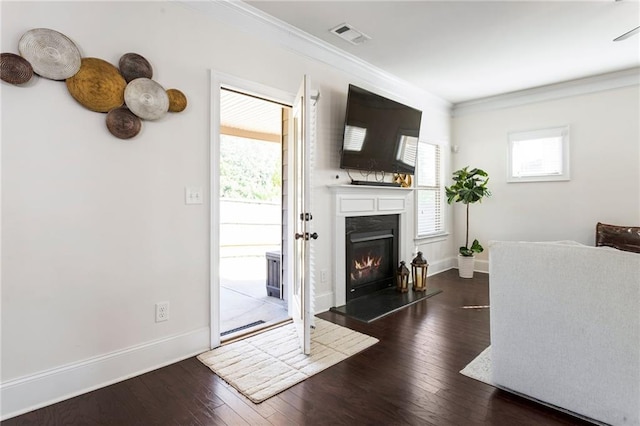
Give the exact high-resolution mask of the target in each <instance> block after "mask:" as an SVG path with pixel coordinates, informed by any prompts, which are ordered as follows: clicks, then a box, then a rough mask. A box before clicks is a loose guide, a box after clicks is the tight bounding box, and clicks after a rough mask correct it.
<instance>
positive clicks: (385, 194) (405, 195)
mask: <svg viewBox="0 0 640 426" xmlns="http://www.w3.org/2000/svg"><path fill="white" fill-rule="evenodd" d="M329 188H330V189H331V191H332V192H333V202H334V209H335V210H334V212H335V219H334V228H333V229H334V238H333V241H334V246H333V253H334V257H335V258H334V262H333V265H334V269H333V282H334V287H333V294H334V303H335V305H334V306H342V305H344V304H346V300H347V297H346V291H347V290H346V285H347V283H346V265H345V247H346V246H345V244H346V238H345V226H346V218H347V217H354V216H374V215H384V214H397V215H399V216H398V218H399V223H398V226H399V233H400V235H399V237H400V241H399V244H398V256H399V257H400V259H405V258H406V256H407V254H409V253H411V249H410V248H409V247H411V241H413V237H412V235H411V233H410V229H411V227H410V226H409V225H410V224H409V223H408V222H409V220H408V215H407V212H408V210H409V209H410V208H411V202H410V197H409V196H410V195H411V194H412V193H413V190H412V189H410V188H398V187H389V186H368V185H331V186H329Z"/></svg>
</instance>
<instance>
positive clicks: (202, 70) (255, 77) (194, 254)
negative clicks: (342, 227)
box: [0, 2, 451, 417]
mask: <svg viewBox="0 0 640 426" xmlns="http://www.w3.org/2000/svg"><path fill="white" fill-rule="evenodd" d="M204 6H207V7H212V8H215V7H219V6H218V5H217V4H216V5H213V3H209V2H202V3H199V4H198V7H204ZM0 7H1V12H2V29H1V49H2V52H14V53H17V52H18V49H17V46H18V41H19V39H20V37H21V36H22V34H24V33H25V32H26V31H28V30H30V29H32V28H38V27H45V28H52V29H55V30H58V31H60V32H62V33H64V34H65V35H67V36H68V37H70V38H71V39H72V40H74V41H75V42H76V43H77V44H78V45H79V47H80V50H81V52H82V54H83V56H87V57H97V58H101V59H104V60H106V61H108V62H110V63H112V64H114V65H117V63H118V60H119V58H120V56H121V55H123V54H124V53H127V52H136V53H139V54H141V55H143V56H144V57H146V58H147V59H148V60H149V61H150V62H151V64H152V65H153V68H154V79H155V80H156V81H158V82H159V83H160V84H162V85H163V86H164V87H165V88H177V89H179V90H181V91H182V92H184V93H185V94H186V96H187V99H188V107H187V109H186V110H185V111H184V112H182V113H179V114H169V115H167V116H166V117H164V118H163V119H161V120H159V121H157V122H144V123H143V130H142V132H141V133H140V134H139V135H138V136H137V137H136V138H134V139H133V140H130V141H122V140H119V139H117V138H115V137H114V136H112V135H111V134H110V133H109V132H108V131H107V129H106V126H105V115H104V114H99V113H95V112H91V111H89V110H87V109H85V108H84V107H82V106H81V105H79V104H78V103H77V102H76V101H75V100H74V99H73V98H72V97H71V96H70V95H69V93H68V92H67V89H66V87H65V84H64V82H56V81H52V80H47V79H44V78H38V77H35V78H34V80H33V81H32V82H31V83H30V84H28V85H27V86H26V87H16V86H11V85H9V84H6V83H4V82H3V83H2V85H1V90H2V100H1V102H2V103H1V106H2V110H1V111H2V122H1V123H2V133H1V137H2V349H1V351H2V352H1V356H2V361H1V363H2V365H1V366H2V369H1V379H2V387H1V390H2V416H3V417H7V416H10V415H14V414H17V413H19V412H23V411H25V410H28V409H29V408H32V407H36V406H39V405H42V404H46V403H47V402H51V401H55V400H59V399H63V398H65V397H67V396H69V395H73V394H76V393H78V392H81V391H83V390H87V389H90V388H93V387H96V386H100V385H102V384H105V383H109V382H112V381H116V380H119V379H122V378H126V377H128V376H130V375H132V374H136V373H139V372H141V371H145V370H148V369H152V368H154V367H156V366H158V365H162V364H166V363H168V362H171V361H173V360H176V359H180V358H184V357H187V356H190V355H193V354H195V353H198V352H200V351H204V350H205V349H207V348H208V345H209V339H208V330H209V274H210V271H209V244H210V242H209V239H208V236H209V224H208V218H209V209H208V207H207V203H206V202H207V201H208V197H205V204H204V205H200V206H198V205H189V206H185V205H184V193H183V191H184V187H185V186H187V185H188V186H202V187H203V188H204V189H205V193H207V191H208V190H209V189H210V188H209V187H208V182H209V173H210V170H209V142H210V119H209V117H210V114H211V113H212V111H211V108H210V103H211V99H210V73H211V70H215V71H220V72H223V73H226V74H230V75H234V76H237V77H239V78H242V79H246V80H251V81H255V82H257V83H261V84H264V85H267V86H270V87H273V88H275V89H278V90H283V91H286V92H289V93H295V91H296V89H297V87H298V84H299V81H300V79H301V76H302V75H303V74H305V73H306V74H309V75H311V77H312V79H313V86H314V87H315V88H316V89H318V90H319V91H320V93H321V99H320V104H319V112H318V118H319V128H318V147H317V148H318V163H317V168H316V171H315V189H314V204H315V206H316V209H317V210H316V212H314V217H315V218H316V220H317V222H316V231H317V232H318V234H320V236H321V238H320V239H319V240H318V241H317V245H316V250H317V256H316V262H317V264H316V269H317V270H318V271H320V270H323V269H326V270H328V271H331V269H332V267H333V265H332V264H331V262H332V261H331V259H332V256H331V251H332V246H331V241H330V239H329V238H322V236H324V235H326V236H329V235H330V233H331V223H332V222H331V221H332V217H331V216H330V213H331V212H332V210H331V202H330V192H329V190H328V188H327V185H330V184H342V183H346V182H347V181H348V178H347V176H346V174H345V173H344V172H342V171H340V170H339V169H338V164H339V160H338V148H339V138H340V135H341V126H342V125H343V120H344V116H343V114H344V109H345V103H346V90H347V85H348V84H349V83H354V84H357V85H360V86H363V87H365V88H369V89H372V90H375V91H379V92H381V93H383V94H385V95H387V96H391V97H395V98H396V99H398V100H400V101H404V102H406V103H409V104H411V105H412V106H414V107H417V108H420V109H422V110H423V111H424V123H425V124H424V126H423V137H424V138H427V139H430V140H439V141H444V142H445V143H447V142H448V140H449V118H448V107H447V105H446V103H445V102H442V101H439V100H437V99H436V98H434V97H433V96H431V95H430V94H428V93H425V92H422V91H420V90H411V88H409V87H408V86H407V85H403V84H398V82H397V81H395V80H394V79H392V78H386V77H385V76H384V75H381V74H380V73H375V72H372V73H367V72H362V70H361V69H358V68H354V69H357V70H358V72H357V73H356V72H348V71H345V70H344V68H339V67H337V66H334V65H330V64H328V63H327V61H319V60H314V59H312V58H309V57H307V56H303V55H300V54H298V53H296V52H295V51H294V50H293V49H291V48H290V47H279V46H278V45H276V44H274V43H272V42H270V41H269V38H268V37H259V36H256V35H254V34H252V33H251V32H250V31H249V32H247V31H241V30H238V29H235V27H232V26H231V25H230V24H229V23H228V22H229V20H228V19H225V16H224V15H222V14H221V15H220V17H219V18H217V17H216V16H217V15H211V14H208V13H205V12H202V11H197V10H195V9H192V8H190V7H185V5H184V4H181V3H176V2H2V3H0ZM336 175H337V176H338V179H336ZM211 244H217V242H216V241H212V242H211ZM406 244H407V245H408V246H409V248H410V249H412V248H413V246H414V242H413V241H410V242H406ZM449 245H450V244H449V243H448V241H446V240H445V241H443V242H439V243H437V244H435V245H432V246H430V247H431V249H430V255H432V256H433V257H434V258H433V259H431V258H430V259H429V260H430V262H431V261H435V262H437V261H441V260H443V259H447V258H448V257H450V256H451V253H450V250H449V247H448V246H449ZM410 251H411V250H410ZM213 273H215V271H214V272H213ZM317 281H318V282H319V281H320V280H317ZM317 294H319V296H320V297H321V298H322V303H321V304H320V305H321V306H319V307H320V309H327V308H328V307H329V306H331V305H328V306H327V304H328V303H330V302H331V300H333V294H332V287H331V283H326V284H320V285H319V288H318V289H317ZM158 301H169V302H170V320H169V321H167V322H163V323H155V322H154V304H155V303H156V302H158Z"/></svg>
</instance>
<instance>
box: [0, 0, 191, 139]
mask: <svg viewBox="0 0 640 426" xmlns="http://www.w3.org/2000/svg"><path fill="white" fill-rule="evenodd" d="M0 1H2V0H0ZM18 50H19V52H20V55H16V54H14V53H2V54H0V79H1V80H2V81H4V82H7V83H10V84H24V83H26V82H28V81H29V80H31V78H32V77H33V74H38V75H40V76H41V77H44V78H47V79H50V80H64V81H65V82H66V86H67V90H68V91H69V94H71V96H72V97H73V98H74V99H75V100H76V101H78V103H80V105H82V106H84V107H85V108H87V109H89V110H91V111H95V112H103V113H107V115H106V125H107V129H108V130H109V132H110V133H111V134H112V135H114V136H115V137H117V138H120V139H130V138H132V137H134V136H136V135H137V134H138V133H140V131H141V129H142V120H157V119H159V118H161V117H163V116H164V115H166V114H167V112H169V111H171V112H181V111H184V109H185V108H186V107H187V97H186V96H185V95H184V93H182V92H181V91H180V90H178V89H169V90H165V89H164V88H163V87H162V86H161V85H160V84H158V83H157V82H156V81H155V80H152V79H151V78H152V77H153V68H152V67H151V64H150V63H149V61H147V60H146V59H145V58H144V57H143V56H141V55H139V54H137V53H125V54H124V55H122V56H121V57H120V61H119V62H118V67H115V66H113V65H112V64H110V63H109V62H107V61H105V60H102V59H99V58H83V57H82V56H81V54H80V49H78V46H76V44H75V43H74V42H73V41H72V40H71V39H70V38H69V37H67V36H65V35H64V34H62V33H60V32H58V31H55V30H52V29H48V28H34V29H31V30H29V31H27V32H26V33H24V34H23V35H22V37H21V38H20V41H19V43H18ZM125 103H126V106H125V105H124V104H125Z"/></svg>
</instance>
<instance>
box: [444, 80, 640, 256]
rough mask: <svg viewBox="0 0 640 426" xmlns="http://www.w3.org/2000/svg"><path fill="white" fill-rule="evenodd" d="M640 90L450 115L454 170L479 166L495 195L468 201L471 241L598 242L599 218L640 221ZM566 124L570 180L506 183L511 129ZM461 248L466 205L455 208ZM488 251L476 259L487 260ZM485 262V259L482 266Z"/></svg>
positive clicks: (631, 88)
mask: <svg viewBox="0 0 640 426" xmlns="http://www.w3.org/2000/svg"><path fill="white" fill-rule="evenodd" d="M639 116H640V90H639V86H638V85H637V84H636V85H634V86H629V87H624V88H618V89H613V90H605V91H598V92H595V93H590V94H585V95H579V96H570V97H565V98H562V99H557V100H551V101H545V102H536V103H532V104H529V105H522V106H515V107H508V108H501V109H495V110H488V111H484V112H472V113H469V114H465V115H461V116H459V117H455V118H454V119H453V124H452V127H453V139H454V140H455V144H456V145H458V146H459V147H460V151H459V153H458V154H454V155H453V167H454V169H458V168H460V167H464V166H466V165H470V166H472V167H480V168H482V169H484V170H486V171H487V172H488V173H489V175H490V179H491V180H490V185H489V187H490V189H491V191H492V192H493V196H492V197H491V198H488V199H486V200H484V201H483V202H482V203H480V204H475V205H472V206H471V213H470V218H471V224H470V227H471V229H470V236H469V239H470V240H471V239H473V238H478V239H479V240H480V242H481V243H483V244H484V245H485V248H486V246H487V244H486V243H488V242H489V241H490V240H529V241H544V240H575V241H578V242H580V243H583V244H590V245H592V244H594V236H595V225H596V223H597V222H598V221H601V222H605V223H613V224H621V225H638V224H639V223H640V131H639V126H640V125H639V122H638V117H639ZM562 125H569V126H570V132H571V136H570V138H571V140H570V150H571V152H570V161H571V164H570V170H571V180H570V181H569V182H540V183H507V182H506V176H507V152H508V151H507V149H508V147H507V133H508V132H511V131H518V130H534V129H540V128H547V127H554V126H562ZM454 216H455V218H454V222H455V223H456V226H455V228H454V235H455V244H456V246H459V245H462V244H464V207H463V206H462V205H458V206H455V207H454ZM486 258H487V252H486V251H485V253H483V254H482V255H480V256H479V259H480V260H481V261H482V260H483V259H484V260H485V261H486ZM485 267H486V264H485Z"/></svg>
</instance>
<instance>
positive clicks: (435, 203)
mask: <svg viewBox="0 0 640 426" xmlns="http://www.w3.org/2000/svg"><path fill="white" fill-rule="evenodd" d="M441 176H442V169H441V162H440V146H439V145H436V144H432V143H427V142H419V144H418V162H417V167H416V203H415V204H416V234H417V237H418V238H420V237H429V236H433V235H437V234H441V233H442V232H443V230H444V225H443V220H442V177H441Z"/></svg>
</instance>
